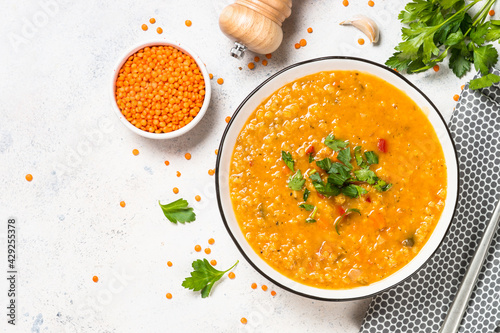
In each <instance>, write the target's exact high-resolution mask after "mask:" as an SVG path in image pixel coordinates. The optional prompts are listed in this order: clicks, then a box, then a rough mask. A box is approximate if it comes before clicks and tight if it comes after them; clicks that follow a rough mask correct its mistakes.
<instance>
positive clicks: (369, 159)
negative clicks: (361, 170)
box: [365, 151, 378, 165]
mask: <svg viewBox="0 0 500 333" xmlns="http://www.w3.org/2000/svg"><path fill="white" fill-rule="evenodd" d="M365 157H366V163H368V165H372V164H378V156H377V154H375V153H374V152H372V151H367V152H365Z"/></svg>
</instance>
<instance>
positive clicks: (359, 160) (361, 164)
mask: <svg viewBox="0 0 500 333" xmlns="http://www.w3.org/2000/svg"><path fill="white" fill-rule="evenodd" d="M354 159H355V160H356V164H357V165H358V166H359V167H360V168H364V167H365V166H366V163H365V161H364V160H363V155H361V146H357V147H355V148H354Z"/></svg>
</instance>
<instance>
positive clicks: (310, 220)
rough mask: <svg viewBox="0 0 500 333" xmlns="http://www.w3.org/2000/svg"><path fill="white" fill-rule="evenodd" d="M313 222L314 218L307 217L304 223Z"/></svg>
mask: <svg viewBox="0 0 500 333" xmlns="http://www.w3.org/2000/svg"><path fill="white" fill-rule="evenodd" d="M314 222H316V220H315V219H312V218H310V217H308V218H307V219H306V223H314Z"/></svg>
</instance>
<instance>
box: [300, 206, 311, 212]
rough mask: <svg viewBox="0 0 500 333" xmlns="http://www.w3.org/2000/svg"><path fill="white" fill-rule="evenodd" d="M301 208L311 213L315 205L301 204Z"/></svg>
mask: <svg viewBox="0 0 500 333" xmlns="http://www.w3.org/2000/svg"><path fill="white" fill-rule="evenodd" d="M299 207H300V208H303V209H305V210H307V211H308V212H310V211H312V210H313V209H314V205H308V204H301V205H299Z"/></svg>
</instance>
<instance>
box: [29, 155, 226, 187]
mask: <svg viewBox="0 0 500 333" xmlns="http://www.w3.org/2000/svg"><path fill="white" fill-rule="evenodd" d="M216 154H217V153H216ZM25 178H26V180H27V181H29V182H30V181H32V180H33V176H32V175H31V174H30V173H28V174H27V175H26V177H25Z"/></svg>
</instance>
